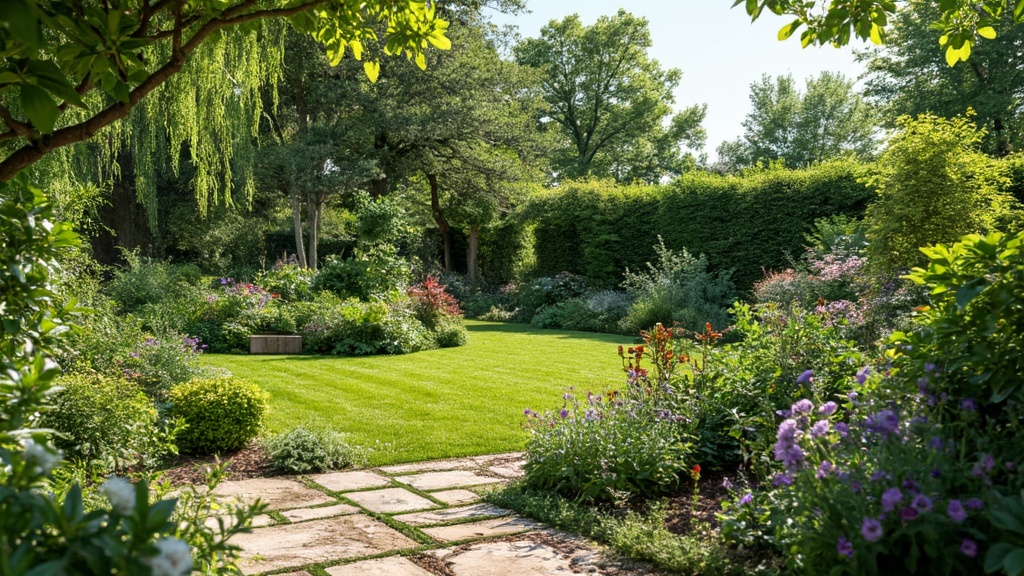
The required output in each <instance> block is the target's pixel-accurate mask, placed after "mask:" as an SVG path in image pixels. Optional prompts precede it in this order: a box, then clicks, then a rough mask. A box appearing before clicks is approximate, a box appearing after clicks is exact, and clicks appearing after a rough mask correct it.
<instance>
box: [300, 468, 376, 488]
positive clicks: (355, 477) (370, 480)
mask: <svg viewBox="0 0 1024 576" xmlns="http://www.w3.org/2000/svg"><path fill="white" fill-rule="evenodd" d="M309 478H310V479H311V480H312V481H313V482H316V483H317V484H319V485H321V486H323V487H324V488H327V489H328V490H333V491H335V492H348V491H349V490H362V489H364V488H377V487H379V486H388V485H390V484H391V480H390V479H389V478H388V477H386V476H381V475H380V474H377V473H376V472H370V471H368V470H355V471H352V472H332V473H330V474H313V475H311V476H310V477H309Z"/></svg>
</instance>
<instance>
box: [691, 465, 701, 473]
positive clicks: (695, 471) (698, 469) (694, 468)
mask: <svg viewBox="0 0 1024 576" xmlns="http://www.w3.org/2000/svg"><path fill="white" fill-rule="evenodd" d="M690 471H691V472H693V473H694V474H700V464H694V465H693V469H692V470H690Z"/></svg>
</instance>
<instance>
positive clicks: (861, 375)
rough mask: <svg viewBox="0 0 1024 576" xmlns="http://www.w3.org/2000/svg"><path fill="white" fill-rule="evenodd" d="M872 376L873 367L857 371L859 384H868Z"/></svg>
mask: <svg viewBox="0 0 1024 576" xmlns="http://www.w3.org/2000/svg"><path fill="white" fill-rule="evenodd" d="M870 375H871V367H870V366H865V367H863V368H861V369H860V370H858V371H857V384H863V383H865V382H867V380H868V376H870Z"/></svg>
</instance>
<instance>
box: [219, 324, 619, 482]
mask: <svg viewBox="0 0 1024 576" xmlns="http://www.w3.org/2000/svg"><path fill="white" fill-rule="evenodd" d="M466 327H467V328H468V329H469V342H468V343H467V344H466V345H465V346H462V347H460V348H449V349H445V350H429V351H426V352H417V353H415V354H406V355H403V356H370V357H358V358H337V357H326V356H236V355H225V354H210V355H205V362H206V363H207V364H208V365H210V366H216V367H220V368H226V369H228V370H230V371H231V373H232V374H234V375H235V376H238V377H240V378H244V379H246V380H249V381H251V382H254V383H256V384H259V385H260V386H262V387H264V388H265V389H266V390H267V391H269V392H270V397H271V399H270V414H269V417H268V428H269V429H270V431H271V432H282V431H284V430H287V429H289V428H291V427H293V426H296V425H298V424H301V423H303V422H306V421H309V420H311V419H320V420H321V421H324V422H326V423H328V424H330V425H331V426H332V427H334V428H335V429H337V430H340V431H343V432H346V433H348V434H350V437H349V438H350V440H351V441H352V442H353V443H354V444H357V445H360V446H365V447H369V448H372V449H373V450H372V452H371V453H370V462H371V463H372V464H374V465H382V464H393V463H399V462H412V461H417V460H426V459H431V458H447V457H452V456H468V455H477V454H488V453H495V452H507V451H514V450H521V449H522V448H523V447H524V445H525V442H526V437H527V434H526V432H524V431H523V429H522V427H521V423H522V421H523V409H524V408H532V409H534V410H538V411H543V410H545V409H557V408H560V407H561V403H562V394H563V393H564V391H565V389H566V388H568V387H569V386H575V387H576V389H577V390H579V391H583V392H586V391H588V390H593V391H601V390H606V389H609V388H611V387H617V386H619V385H621V383H622V381H623V377H624V376H623V374H622V371H621V368H620V366H621V365H620V361H619V357H618V355H617V352H616V346H617V345H618V344H629V343H630V338H628V337H625V336H614V335H608V334H593V333H589V332H568V331H561V330H539V329H536V328H532V327H530V326H528V325H523V324H501V323H495V322H479V321H472V320H467V321H466Z"/></svg>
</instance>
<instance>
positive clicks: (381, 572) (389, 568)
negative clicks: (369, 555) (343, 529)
mask: <svg viewBox="0 0 1024 576" xmlns="http://www.w3.org/2000/svg"><path fill="white" fill-rule="evenodd" d="M327 573H328V574H330V575H331V576H434V575H433V574H431V573H430V572H427V571H426V570H424V569H423V568H420V567H419V566H417V565H415V564H413V563H412V562H410V561H409V560H408V559H406V558H403V557H401V556H389V557H387V558H376V559H374V560H363V561H361V562H353V563H352V564H345V565H344V566H334V567H333V568H328V569H327Z"/></svg>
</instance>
